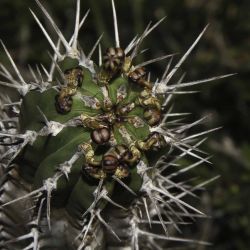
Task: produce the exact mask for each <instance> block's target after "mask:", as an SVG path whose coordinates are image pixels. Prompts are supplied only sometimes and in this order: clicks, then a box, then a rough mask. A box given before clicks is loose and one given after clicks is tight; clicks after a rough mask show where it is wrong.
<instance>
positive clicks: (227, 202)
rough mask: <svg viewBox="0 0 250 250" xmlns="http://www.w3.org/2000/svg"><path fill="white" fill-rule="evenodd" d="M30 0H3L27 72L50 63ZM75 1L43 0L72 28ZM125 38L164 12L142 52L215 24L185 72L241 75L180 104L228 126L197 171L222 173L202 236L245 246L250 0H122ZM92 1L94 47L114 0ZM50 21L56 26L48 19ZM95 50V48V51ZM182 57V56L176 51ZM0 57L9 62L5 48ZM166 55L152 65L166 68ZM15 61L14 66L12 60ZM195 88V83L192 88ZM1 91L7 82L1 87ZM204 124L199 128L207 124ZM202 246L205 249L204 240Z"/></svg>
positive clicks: (174, 47) (248, 237)
mask: <svg viewBox="0 0 250 250" xmlns="http://www.w3.org/2000/svg"><path fill="white" fill-rule="evenodd" d="M34 2H35V1H32V0H26V1H23V0H13V1H10V0H1V1H0V38H1V39H2V40H3V41H4V42H5V44H6V45H7V47H8V48H9V50H10V52H11V54H12V55H13V57H14V59H15V61H16V62H17V64H18V65H19V67H20V68H21V70H22V72H24V75H26V77H29V76H28V72H27V68H26V65H27V64H28V63H29V64H31V65H35V64H36V63H40V62H42V63H44V64H45V65H46V66H48V55H47V49H50V47H49V45H48V43H47V41H46V39H45V38H44V36H43V35H42V33H41V31H40V30H39V28H38V26H37V24H36V23H35V21H34V20H33V19H32V17H31V14H30V13H29V10H28V7H31V8H32V9H33V10H34V11H35V13H37V15H38V16H39V17H41V20H43V21H44V19H43V17H42V14H41V11H40V10H39V9H38V7H37V6H36V5H35V3H34ZM73 2H74V1H71V0H65V1H61V0H53V1H43V3H44V5H45V6H46V7H47V9H48V10H49V12H50V13H53V17H54V18H55V20H56V21H57V23H58V25H59V27H61V29H62V30H63V32H64V34H66V37H70V36H71V32H72V31H73V25H74V10H75V5H74V3H73ZM116 6H117V11H118V19H119V28H120V38H121V41H122V44H121V45H122V46H123V47H125V46H126V45H127V44H128V43H129V41H130V40H131V39H132V38H133V37H134V35H135V34H141V33H142V31H143V29H144V28H145V27H146V25H147V24H148V22H149V21H150V20H152V21H154V22H155V21H157V20H159V19H160V18H162V17H163V16H167V18H166V20H165V21H164V22H163V23H162V24H161V25H160V26H159V27H158V28H157V30H155V31H154V32H153V33H152V34H151V35H150V36H149V38H148V39H147V40H146V41H145V42H144V44H143V48H149V49H150V50H149V51H147V52H146V53H145V54H144V55H143V56H141V58H140V59H141V60H144V59H151V58H154V57H157V56H160V55H163V54H170V53H174V52H178V53H183V52H185V50H187V49H188V47H189V46H190V45H191V43H192V42H193V41H194V40H195V38H196V37H197V36H198V34H199V33H200V32H201V30H202V29H203V28H204V26H205V25H206V24H207V23H210V27H209V29H208V31H207V32H206V34H205V35H204V37H203V38H202V40H201V41H200V43H199V45H198V46H197V48H196V49H195V50H194V51H193V53H192V55H191V56H190V57H189V58H188V60H187V61H186V62H185V64H184V65H183V67H182V72H184V71H186V72H187V76H186V80H196V79H202V78H206V77H211V76H214V75H221V74H227V73H238V74H237V75H236V76H233V77H230V78H227V79H225V80H219V81H216V82H213V83H208V84H207V85H205V86H201V87H195V89H196V90H200V91H201V92H200V93H198V94H194V95H186V96H178V97H177V98H176V100H175V110H176V111H183V112H192V113H193V114H192V115H191V116H190V117H189V119H190V120H194V119H198V118H199V117H202V116H204V115H209V118H208V120H207V122H206V123H204V124H203V126H202V127H203V129H204V128H206V129H208V128H213V127H217V126H223V129H221V130H219V131H216V132H215V133H213V134H212V135H211V136H210V137H209V140H208V142H207V144H206V149H207V151H208V152H210V153H211V154H213V155H214V157H213V159H212V161H213V163H214V165H213V166H212V167H204V168H200V169H197V170H195V171H194V174H195V175H198V176H201V177H202V178H204V179H206V178H211V177H213V176H216V175H220V176H221V177H220V179H219V180H217V181H216V182H214V183H213V184H210V185H209V186H208V187H207V192H205V193H203V195H202V197H201V200H200V201H198V202H199V203H200V204H201V205H200V206H201V207H202V208H203V211H206V212H208V214H209V215H211V216H212V217H213V218H212V219H208V220H205V221H204V222H203V223H201V224H202V225H200V226H199V227H198V234H199V237H200V238H202V239H205V240H210V241H211V242H213V243H214V245H213V246H212V247H211V248H210V249H216V250H231V249H232V250H233V249H237V250H246V249H249V246H250V226H249V223H250V201H249V200H250V139H249V134H250V133H249V132H250V112H249V111H250V83H249V81H248V79H249V77H250V75H249V74H248V73H249V70H250V48H249V47H250V18H249V17H250V13H249V9H250V1H249V0H238V1H232V0H231V1H229V0H209V1H208V0H182V1H181V0H175V1H173V0H154V1H152V0H131V1H118V0H117V1H116ZM88 8H90V9H91V13H90V15H89V18H88V19H87V22H86V23H85V25H84V27H83V29H82V32H81V36H80V44H81V46H82V47H83V49H84V51H86V52H88V51H90V49H91V46H92V45H93V44H94V42H95V41H96V40H97V38H98V37H99V35H100V34H101V33H102V32H104V38H103V40H102V45H103V47H104V48H105V47H109V46H113V45H114V39H113V25H112V12H111V4H110V1H109V0H101V1H100V0H99V1H97V0H85V1H82V15H83V14H84V13H85V12H86V11H87V9H88ZM46 25H47V28H48V30H50V29H51V28H50V27H49V24H48V23H47V24H46ZM95 57H97V55H95ZM177 58H178V56H177ZM0 59H1V61H2V62H3V63H4V64H5V65H6V64H7V65H9V63H8V61H7V59H6V56H5V55H4V53H3V50H2V49H1V51H0ZM165 64H166V63H164V62H160V63H156V64H154V65H152V66H150V67H149V68H148V69H149V70H151V71H153V72H154V75H155V76H157V75H161V74H162V72H163V70H164V66H165ZM9 68H10V67H9ZM191 90H193V88H191ZM1 91H2V90H1ZM202 127H200V128H202ZM197 249H204V248H203V247H200V248H197Z"/></svg>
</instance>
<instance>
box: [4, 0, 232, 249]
mask: <svg viewBox="0 0 250 250" xmlns="http://www.w3.org/2000/svg"><path fill="white" fill-rule="evenodd" d="M36 2H37V4H38V6H39V8H40V9H41V10H42V12H43V13H44V15H45V17H46V18H47V21H48V22H49V23H50V25H51V27H52V29H53V30H54V31H55V34H56V35H57V36H58V42H57V43H55V42H54V41H53V40H52V38H51V36H50V35H49V33H48V32H47V31H46V29H45V28H44V26H43V24H42V23H41V22H40V21H39V19H38V17H37V16H36V14H35V13H34V12H33V11H32V10H31V13H32V15H33V16H34V19H35V21H36V22H37V24H38V25H39V26H40V28H41V30H42V32H43V33H44V35H45V37H46V38H47V40H48V42H49V44H50V45H51V47H52V49H53V52H54V56H51V61H52V63H51V67H50V70H46V68H45V67H44V66H42V68H41V69H39V68H37V72H36V71H35V70H33V69H32V68H29V70H30V74H31V76H32V77H33V78H34V79H33V81H27V80H25V79H24V78H23V76H22V74H21V73H20V71H19V70H18V67H17V66H16V64H15V63H14V61H13V59H12V57H11V55H10V53H9V52H8V50H7V48H6V46H5V45H4V43H3V42H2V45H3V48H4V50H5V52H6V54H7V56H8V58H9V60H10V62H11V64H12V66H13V70H14V72H15V74H16V76H17V78H15V76H13V75H12V74H11V73H10V71H8V70H7V68H6V67H5V66H4V65H2V64H1V75H2V76H3V77H4V78H5V79H6V80H5V81H4V82H3V81H2V82H1V85H4V86H7V87H11V88H15V89H16V90H17V91H18V92H19V94H20V96H21V99H20V101H19V102H12V101H11V100H10V99H9V98H8V97H7V96H5V95H4V94H2V96H1V99H2V100H1V101H2V102H3V103H7V104H4V105H3V107H2V108H3V110H4V111H5V113H3V114H2V117H1V122H0V125H1V133H0V140H1V152H2V155H1V168H0V174H1V192H0V201H1V208H0V209H1V210H0V226H1V227H0V231H1V236H0V242H1V247H2V248H1V249H34V250H37V249H79V250H80V249H125V248H123V247H127V248H126V249H163V248H164V245H163V244H165V243H162V242H163V241H166V242H172V241H173V242H181V243H192V244H193V243H195V244H198V243H199V244H206V242H202V241H197V240H192V239H187V238H185V237H184V238H183V237H178V236H176V235H171V234H170V231H171V232H172V230H170V228H174V229H175V230H177V231H179V230H180V229H179V228H180V227H181V224H184V223H185V218H188V217H190V218H192V217H195V216H200V215H203V213H202V212H201V211H199V210H198V209H196V208H195V207H193V206H192V205H190V204H189V203H188V202H186V201H185V197H186V196H195V194H194V191H195V190H197V189H200V188H201V187H202V186H204V185H205V184H207V183H208V182H209V181H211V180H213V179H211V180H209V181H206V182H203V183H200V184H198V185H197V186H190V185H188V184H187V183H185V182H178V180H176V179H175V177H176V176H178V175H180V174H182V173H184V172H186V171H188V170H190V169H192V168H194V167H196V166H198V165H200V164H202V163H204V162H209V157H207V155H205V154H204V152H203V151H202V150H201V149H199V146H200V145H201V144H202V143H203V142H204V141H205V139H201V140H199V138H200V137H202V136H203V135H205V134H208V133H210V132H212V131H214V130H215V129H211V130H208V131H202V132H200V133H197V134H192V135H187V133H186V132H187V131H188V129H190V128H192V127H193V126H195V125H197V124H199V123H201V122H202V121H203V120H204V118H202V119H200V120H198V121H195V122H193V123H189V124H183V123H180V119H178V117H179V116H182V115H185V114H181V113H172V110H171V109H170V108H169V103H170V102H171V99H172V97H173V96H174V95H175V94H179V93H181V94H185V93H189V92H190V91H183V88H186V87H189V86H193V85H196V84H200V83H205V82H209V81H214V80H216V79H220V78H224V77H227V76H229V75H223V76H218V77H212V78H207V79H203V80H197V81H192V82H183V77H181V78H180V80H179V81H178V82H177V83H171V84H170V82H171V79H172V77H173V75H174V74H175V73H176V71H177V70H178V69H179V68H180V66H181V65H182V63H183V62H184V61H185V59H186V58H187V56H188V55H189V54H190V53H191V51H192V50H193V48H194V47H195V45H196V44H197V43H198V42H199V40H200V38H201V37H202V35H203V33H204V32H205V30H206V29H207V27H205V29H204V30H203V31H202V32H201V33H200V35H199V36H198V38H197V39H196V40H195V42H194V43H193V44H192V45H191V47H190V48H189V49H188V51H187V52H186V53H185V54H184V55H183V56H182V57H181V59H180V60H179V61H178V62H177V64H176V65H175V66H174V67H173V68H172V69H171V62H172V59H173V54H172V55H166V56H161V57H159V58H155V59H152V60H149V61H146V62H142V63H140V64H138V65H135V63H134V59H135V57H136V56H137V55H138V54H140V52H141V51H140V45H141V43H142V42H143V40H144V39H145V38H146V37H147V36H148V35H149V34H150V33H151V32H152V31H153V30H154V29H155V28H156V27H157V26H158V25H159V24H160V23H161V22H162V21H163V19H161V20H160V21H158V22H157V23H156V24H154V25H151V23H150V24H149V25H148V26H147V27H146V29H145V31H144V32H143V33H142V34H141V35H140V36H136V37H135V38H134V39H133V40H132V41H131V43H130V44H129V45H128V46H127V47H122V46H121V45H120V40H119V32H118V22H117V16H116V10H115V5H114V1H113V0H112V1H111V3H112V10H113V20H114V31H115V45H114V47H111V48H108V49H107V50H106V51H105V52H104V55H102V50H101V45H100V42H101V38H102V36H101V37H100V38H99V39H98V40H97V42H96V43H95V44H94V46H93V49H92V50H91V51H90V52H89V54H88V55H86V54H85V53H84V52H83V50H82V49H81V47H80V45H79V43H78V32H79V30H80V29H81V27H82V25H83V23H84V22H85V19H86V17H87V15H88V12H87V13H86V15H85V16H84V17H83V18H82V20H80V0H77V1H76V2H77V7H76V21H75V28H74V32H73V35H72V38H71V39H70V40H67V39H66V38H65V37H64V35H63V33H62V32H61V31H60V29H59V28H58V26H57V25H56V23H55V22H54V20H53V19H52V18H51V16H50V15H49V13H48V12H47V11H46V9H45V8H44V7H43V5H42V4H41V3H40V2H39V1H38V0H36ZM97 47H99V62H98V63H95V62H93V61H92V60H91V57H92V55H93V53H94V52H95V50H96V49H97ZM163 59H168V60H169V62H168V64H167V66H166V70H165V72H164V73H163V75H162V76H161V77H160V78H159V79H157V80H152V79H151V77H150V72H148V71H147V70H146V68H145V66H147V65H148V64H150V63H153V62H156V61H160V60H163ZM41 71H42V72H41ZM7 107H8V108H11V112H10V109H8V108H7ZM176 117H177V118H176ZM176 150H177V151H176ZM176 152H178V153H176ZM186 156H192V157H194V158H195V159H196V160H198V161H197V162H195V163H193V164H191V165H188V166H186V167H183V168H181V169H179V170H178V171H176V172H174V173H171V174H167V173H166V170H167V169H168V167H169V166H175V165H176V164H177V162H178V161H179V160H181V159H183V158H185V157H186ZM157 224H159V225H161V227H162V230H160V229H159V228H158V231H159V232H160V233H158V232H157V233H156V232H154V230H153V229H152V228H153V227H154V226H153V225H157Z"/></svg>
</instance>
